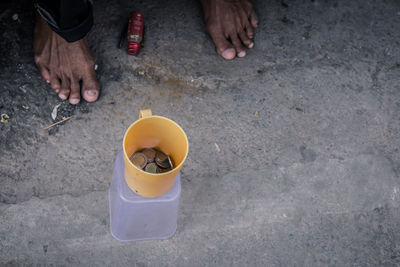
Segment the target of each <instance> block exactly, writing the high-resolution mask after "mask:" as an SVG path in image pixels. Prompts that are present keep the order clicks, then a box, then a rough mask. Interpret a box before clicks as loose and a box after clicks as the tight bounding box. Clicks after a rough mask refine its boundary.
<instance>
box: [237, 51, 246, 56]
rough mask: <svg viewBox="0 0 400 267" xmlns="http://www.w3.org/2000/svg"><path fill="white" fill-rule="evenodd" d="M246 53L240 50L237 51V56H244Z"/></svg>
mask: <svg viewBox="0 0 400 267" xmlns="http://www.w3.org/2000/svg"><path fill="white" fill-rule="evenodd" d="M245 55H246V52H245V51H240V52H239V53H238V57H244V56H245Z"/></svg>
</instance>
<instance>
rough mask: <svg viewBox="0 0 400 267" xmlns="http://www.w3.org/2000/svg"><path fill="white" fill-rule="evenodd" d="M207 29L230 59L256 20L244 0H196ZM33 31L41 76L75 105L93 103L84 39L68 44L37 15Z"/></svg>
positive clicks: (247, 44) (241, 50) (248, 41)
mask: <svg viewBox="0 0 400 267" xmlns="http://www.w3.org/2000/svg"><path fill="white" fill-rule="evenodd" d="M200 1H201V4H202V6H203V11H204V19H205V23H206V28H207V32H208V33H209V34H210V36H211V38H212V39H213V41H214V44H215V47H216V50H217V52H218V53H219V55H220V56H221V57H222V58H224V59H226V60H232V59H234V58H235V57H236V56H237V57H244V56H245V55H246V48H252V47H253V46H254V41H253V38H254V34H255V33H254V29H255V28H256V27H257V25H258V19H257V16H256V14H255V12H254V9H253V6H252V4H251V3H250V2H249V1H247V0H200ZM36 17H37V20H36V25H35V32H34V44H33V46H34V54H35V63H36V65H37V67H38V68H39V70H40V73H41V75H42V77H43V79H44V80H45V81H46V82H47V83H49V84H50V86H51V88H52V89H53V90H54V91H55V92H56V93H58V96H59V97H60V98H61V99H62V100H66V99H68V101H69V102H70V103H71V104H74V105H75V104H78V103H79V102H80V101H81V98H84V99H85V100H86V101H88V102H94V101H96V100H97V99H98V97H99V95H100V87H99V84H98V81H97V78H96V73H95V70H94V65H95V64H94V60H93V57H92V55H91V53H90V49H89V47H88V43H87V40H86V37H85V38H82V39H80V40H78V41H75V42H71V43H68V42H67V41H65V40H64V39H63V38H62V37H61V36H59V35H58V34H57V33H55V32H54V31H53V30H52V29H51V28H50V27H49V25H48V24H47V23H46V22H45V21H44V20H43V19H42V18H41V17H40V16H39V15H37V16H36Z"/></svg>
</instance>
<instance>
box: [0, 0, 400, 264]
mask: <svg viewBox="0 0 400 267" xmlns="http://www.w3.org/2000/svg"><path fill="white" fill-rule="evenodd" d="M0 6H1V9H0V10H1V11H0V25H1V27H0V36H1V39H0V46H1V47H0V48H1V49H0V51H1V52H0V53H1V55H0V66H1V67H0V113H5V114H8V116H9V120H8V123H0V265H1V266H3V265H5V266H14V265H57V266H59V265H61V266H75V265H80V266H90V265H96V266H97V265H99V266H101V265H105V266H123V265H128V266H230V265H233V266H326V265H327V266H399V265H400V230H399V229H400V205H399V200H400V153H399V148H400V51H399V47H400V46H399V45H400V31H399V28H400V2H399V1H396V0H386V1H373V0H366V1H364V0H355V1H345V0H333V1H322V0H314V1H291V0H286V1H272V0H269V1H264V0H256V1H254V6H255V8H256V11H257V14H258V15H259V18H260V26H259V27H258V29H257V32H256V38H255V47H254V48H253V49H251V50H249V51H248V55H247V56H246V57H245V58H241V59H235V60H233V61H231V62H225V61H224V60H222V59H221V58H220V57H219V56H218V55H217V54H216V52H215V48H214V45H213V43H212V41H211V39H210V38H209V37H208V35H207V34H206V32H205V27H204V22H203V20H202V11H201V6H200V4H199V3H198V2H197V1H185V0H167V1H161V0H159V1H127V0H125V1H122V0H120V1H113V2H111V1H105V0H99V1H95V26H94V28H93V30H92V31H91V33H90V34H89V42H90V45H91V48H92V51H93V53H94V57H95V59H96V62H97V63H98V64H99V69H98V77H99V80H100V84H101V87H102V93H101V97H100V99H99V100H98V101H97V102H95V103H92V104H88V103H81V104H79V105H78V106H71V105H69V104H68V103H67V102H62V101H60V100H59V99H58V97H57V96H56V94H55V93H53V92H52V91H51V90H50V88H49V86H48V85H47V84H46V83H45V82H44V81H42V79H41V77H40V75H39V72H38V70H37V69H36V67H35V65H34V62H33V53H32V31H33V21H34V16H33V9H32V5H31V2H30V1H25V0H21V1H6V2H4V1H3V2H2V3H1V4H0ZM135 9H136V10H140V11H142V12H144V14H145V19H146V33H145V34H146V36H145V39H146V40H145V47H144V48H143V50H142V53H141V54H140V56H139V57H132V56H128V55H126V54H125V52H124V51H123V50H119V49H117V48H116V46H117V43H118V37H119V34H120V31H121V29H122V26H123V24H124V22H125V19H126V17H127V15H128V13H129V11H131V10H135ZM15 13H17V14H18V16H19V20H13V19H12V16H13V14H15ZM58 104H61V105H60V107H59V108H58V115H57V117H56V119H55V120H53V119H52V117H51V113H52V110H53V108H54V107H55V106H56V105H58ZM142 108H151V109H152V111H153V114H157V115H163V116H166V117H168V118H171V119H173V120H175V121H176V122H177V123H179V124H180V125H181V126H182V128H183V129H184V130H185V131H186V133H187V135H188V138H189V142H190V153H189V156H188V158H187V161H186V163H185V165H184V167H183V169H182V173H181V174H182V197H181V203H180V211H179V218H178V230H177V232H176V234H175V235H174V236H173V237H172V238H171V239H168V240H162V241H159V240H156V241H140V242H134V243H119V242H118V241H116V240H114V239H113V237H112V236H111V235H110V231H109V212H108V197H107V190H108V188H109V184H110V181H111V175H112V171H113V165H114V160H115V156H116V153H117V151H119V150H120V149H121V147H122V138H123V134H124V132H125V130H126V129H127V127H128V126H129V125H130V124H131V123H132V122H133V121H135V120H136V119H137V118H138V112H139V110H140V109H142ZM70 115H74V117H73V118H72V119H71V120H69V121H68V122H65V123H63V124H60V125H58V126H55V127H53V128H51V129H50V130H44V129H43V128H44V127H45V126H47V125H50V124H52V123H53V122H55V121H59V120H60V119H62V118H63V117H67V116H70Z"/></svg>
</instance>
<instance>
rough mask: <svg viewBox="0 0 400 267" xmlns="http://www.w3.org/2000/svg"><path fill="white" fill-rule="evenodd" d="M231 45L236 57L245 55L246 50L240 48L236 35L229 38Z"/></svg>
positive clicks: (240, 44)
mask: <svg viewBox="0 0 400 267" xmlns="http://www.w3.org/2000/svg"><path fill="white" fill-rule="evenodd" d="M231 40H232V44H233V46H234V47H235V50H236V54H237V56H238V57H244V56H245V55H246V50H245V49H244V47H243V46H242V43H241V42H240V40H239V38H238V36H237V35H232V36H231Z"/></svg>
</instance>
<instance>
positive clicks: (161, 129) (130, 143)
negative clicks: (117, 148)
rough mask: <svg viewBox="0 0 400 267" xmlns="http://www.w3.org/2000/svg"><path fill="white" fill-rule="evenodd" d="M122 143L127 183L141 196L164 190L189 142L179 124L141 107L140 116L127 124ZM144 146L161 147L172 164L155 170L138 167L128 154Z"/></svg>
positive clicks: (169, 186) (181, 162)
mask: <svg viewBox="0 0 400 267" xmlns="http://www.w3.org/2000/svg"><path fill="white" fill-rule="evenodd" d="M122 145H123V150H124V161H125V171H124V174H125V180H126V183H127V184H128V186H129V187H130V188H131V189H132V190H133V191H134V192H136V193H137V194H139V195H141V196H144V197H159V196H162V195H164V194H165V193H167V192H168V191H169V189H171V187H172V186H173V185H174V182H175V177H176V176H177V174H178V173H179V171H180V170H181V168H182V166H183V163H184V162H185V159H186V157H187V154H188V152H189V142H188V139H187V136H186V134H185V132H184V131H183V130H182V128H181V127H180V126H179V125H178V124H177V123H176V122H174V121H172V120H170V119H168V118H165V117H161V116H153V115H152V113H151V110H150V109H144V110H140V113H139V120H137V121H135V122H134V123H132V124H131V126H129V128H128V130H127V131H126V133H125V136H124V140H123V144H122ZM143 148H157V149H159V150H161V151H162V152H164V153H165V154H167V155H168V156H169V157H170V158H171V160H172V163H173V165H174V168H173V169H172V170H170V171H168V172H165V173H156V174H153V173H148V172H145V171H143V170H141V169H139V168H138V167H136V166H135V165H133V163H132V162H131V161H130V160H129V158H130V156H131V155H132V154H134V153H135V152H137V151H139V150H141V149H143Z"/></svg>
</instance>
